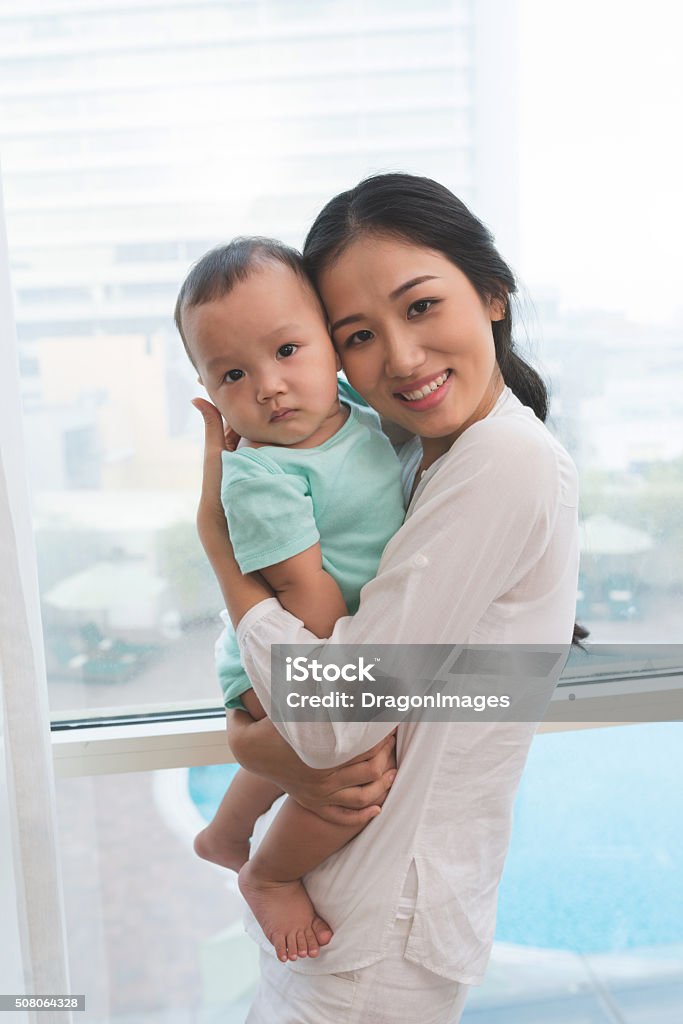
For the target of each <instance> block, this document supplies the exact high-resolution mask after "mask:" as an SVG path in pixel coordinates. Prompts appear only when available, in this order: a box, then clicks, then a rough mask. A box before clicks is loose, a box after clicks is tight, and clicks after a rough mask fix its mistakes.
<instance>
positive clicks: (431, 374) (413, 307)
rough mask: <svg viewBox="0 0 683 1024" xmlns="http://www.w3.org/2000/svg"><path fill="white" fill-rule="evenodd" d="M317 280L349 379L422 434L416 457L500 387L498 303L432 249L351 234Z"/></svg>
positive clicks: (442, 443) (441, 445) (485, 409)
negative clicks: (495, 330)
mask: <svg viewBox="0 0 683 1024" xmlns="http://www.w3.org/2000/svg"><path fill="white" fill-rule="evenodd" d="M318 283H319V287H320V292H321V295H322V299H323V302H324V303H325V306H326V308H327V313H328V316H329V320H330V325H331V332H332V338H333V341H334V344H335V347H336V348H337V351H338V352H339V355H340V357H341V360H342V364H343V367H344V370H345V372H346V375H347V377H348V379H349V381H350V382H351V384H352V385H353V386H354V387H355V388H356V390H357V391H359V392H360V393H361V395H362V396H363V397H364V398H365V399H366V401H367V402H369V403H370V405H372V406H373V407H374V408H375V409H376V410H377V411H378V412H379V413H380V415H382V416H385V417H386V418H387V419H389V420H392V421H393V422H395V423H399V424H401V425H402V426H404V427H406V428H407V429H408V430H410V431H411V432H412V433H415V434H419V435H420V436H421V437H422V438H423V448H424V452H425V463H426V464H429V463H431V462H433V461H434V459H436V458H438V457H439V455H441V454H443V452H445V451H447V450H448V449H449V448H450V446H451V444H452V443H453V441H455V439H456V438H457V437H458V436H459V435H460V434H461V433H462V432H463V430H465V429H466V428H467V427H469V426H470V425H471V424H472V423H475V422H476V421H477V420H480V419H483V418H484V417H485V416H486V415H488V413H489V412H490V411H491V409H492V408H493V406H494V404H495V402H496V399H497V398H498V396H499V394H500V393H501V391H502V388H503V381H502V377H501V375H500V372H499V370H498V366H497V364H496V357H495V350H494V344H493V332H492V329H491V322H492V320H500V319H502V318H503V316H504V312H505V310H504V306H503V303H502V302H501V301H500V300H493V301H491V302H484V301H482V300H481V299H480V297H479V295H478V294H477V292H476V291H475V289H474V287H473V286H472V285H471V284H470V281H469V279H468V278H467V277H466V276H465V274H463V273H462V271H461V270H459V269H458V268H457V267H456V266H455V265H454V264H453V263H451V261H450V260H449V259H447V258H446V257H445V256H443V255H442V254H441V253H440V252H438V251H436V250H433V249H424V248H422V247H421V246H419V245H414V244H413V243H411V242H408V241H406V242H402V241H400V240H397V239H395V238H391V237H389V236H376V235H375V236H365V237H361V238H359V239H357V240H356V241H355V242H353V243H352V244H351V245H350V246H349V247H348V248H347V249H345V250H344V252H343V253H342V255H341V256H340V257H339V259H338V260H337V261H336V262H335V263H333V264H332V265H331V266H330V267H329V268H328V269H327V270H325V271H324V272H323V274H322V275H321V277H320V280H319V282H318Z"/></svg>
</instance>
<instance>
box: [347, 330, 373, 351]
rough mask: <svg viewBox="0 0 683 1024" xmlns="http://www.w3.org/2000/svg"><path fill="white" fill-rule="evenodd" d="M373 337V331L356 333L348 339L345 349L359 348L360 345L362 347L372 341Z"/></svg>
mask: <svg viewBox="0 0 683 1024" xmlns="http://www.w3.org/2000/svg"><path fill="white" fill-rule="evenodd" d="M373 337H374V335H373V333H372V331H354V333H353V334H351V335H349V337H348V338H347V339H346V341H345V342H344V346H345V348H357V347H358V345H362V344H363V343H364V342H366V341H372V339H373Z"/></svg>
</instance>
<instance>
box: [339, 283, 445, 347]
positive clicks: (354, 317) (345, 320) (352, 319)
mask: <svg viewBox="0 0 683 1024" xmlns="http://www.w3.org/2000/svg"><path fill="white" fill-rule="evenodd" d="M438 280H440V279H439V278H438V277H437V275H436V274H423V275H422V277H411V279H410V281H404V283H403V284H400V285H399V286H398V288H394V290H393V292H390V293H389V298H390V300H391V301H392V302H394V301H395V300H396V299H398V298H400V297H401V295H403V293H404V292H407V291H408V290H409V289H410V288H414V287H415V285H416V284H422V283H423V282H424V281H438ZM363 319H364V316H363V314H362V313H352V314H351V316H345V317H342V319H341V320H335V322H334V323H333V324H332V326H331V327H330V331H331V332H332V334H334V332H335V331H336V330H338V329H339V328H340V327H346V325H347V324H356V323H358V321H359V320H363Z"/></svg>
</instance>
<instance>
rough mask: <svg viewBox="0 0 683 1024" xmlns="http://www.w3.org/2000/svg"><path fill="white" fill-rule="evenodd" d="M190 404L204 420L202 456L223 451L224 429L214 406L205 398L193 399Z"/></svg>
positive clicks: (220, 417)
mask: <svg viewBox="0 0 683 1024" xmlns="http://www.w3.org/2000/svg"><path fill="white" fill-rule="evenodd" d="M192 404H193V406H194V407H195V409H197V410H198V412H200V413H201V414H202V419H203V420H204V454H205V455H206V454H207V453H210V454H215V453H216V452H222V451H225V446H226V427H225V424H224V423H223V417H222V416H221V414H220V412H219V411H218V409H217V408H216V406H215V405H212V403H211V402H207V401H206V399H205V398H193V399H192ZM227 429H230V428H227Z"/></svg>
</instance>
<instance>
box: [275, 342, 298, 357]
mask: <svg viewBox="0 0 683 1024" xmlns="http://www.w3.org/2000/svg"><path fill="white" fill-rule="evenodd" d="M298 347H299V346H298V345H293V344H292V343H291V342H287V344H286V345H280V347H279V349H278V350H277V354H278V355H279V356H282V358H283V359H287V357H288V356H293V355H294V353H295V352H296V350H297V349H298Z"/></svg>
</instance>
